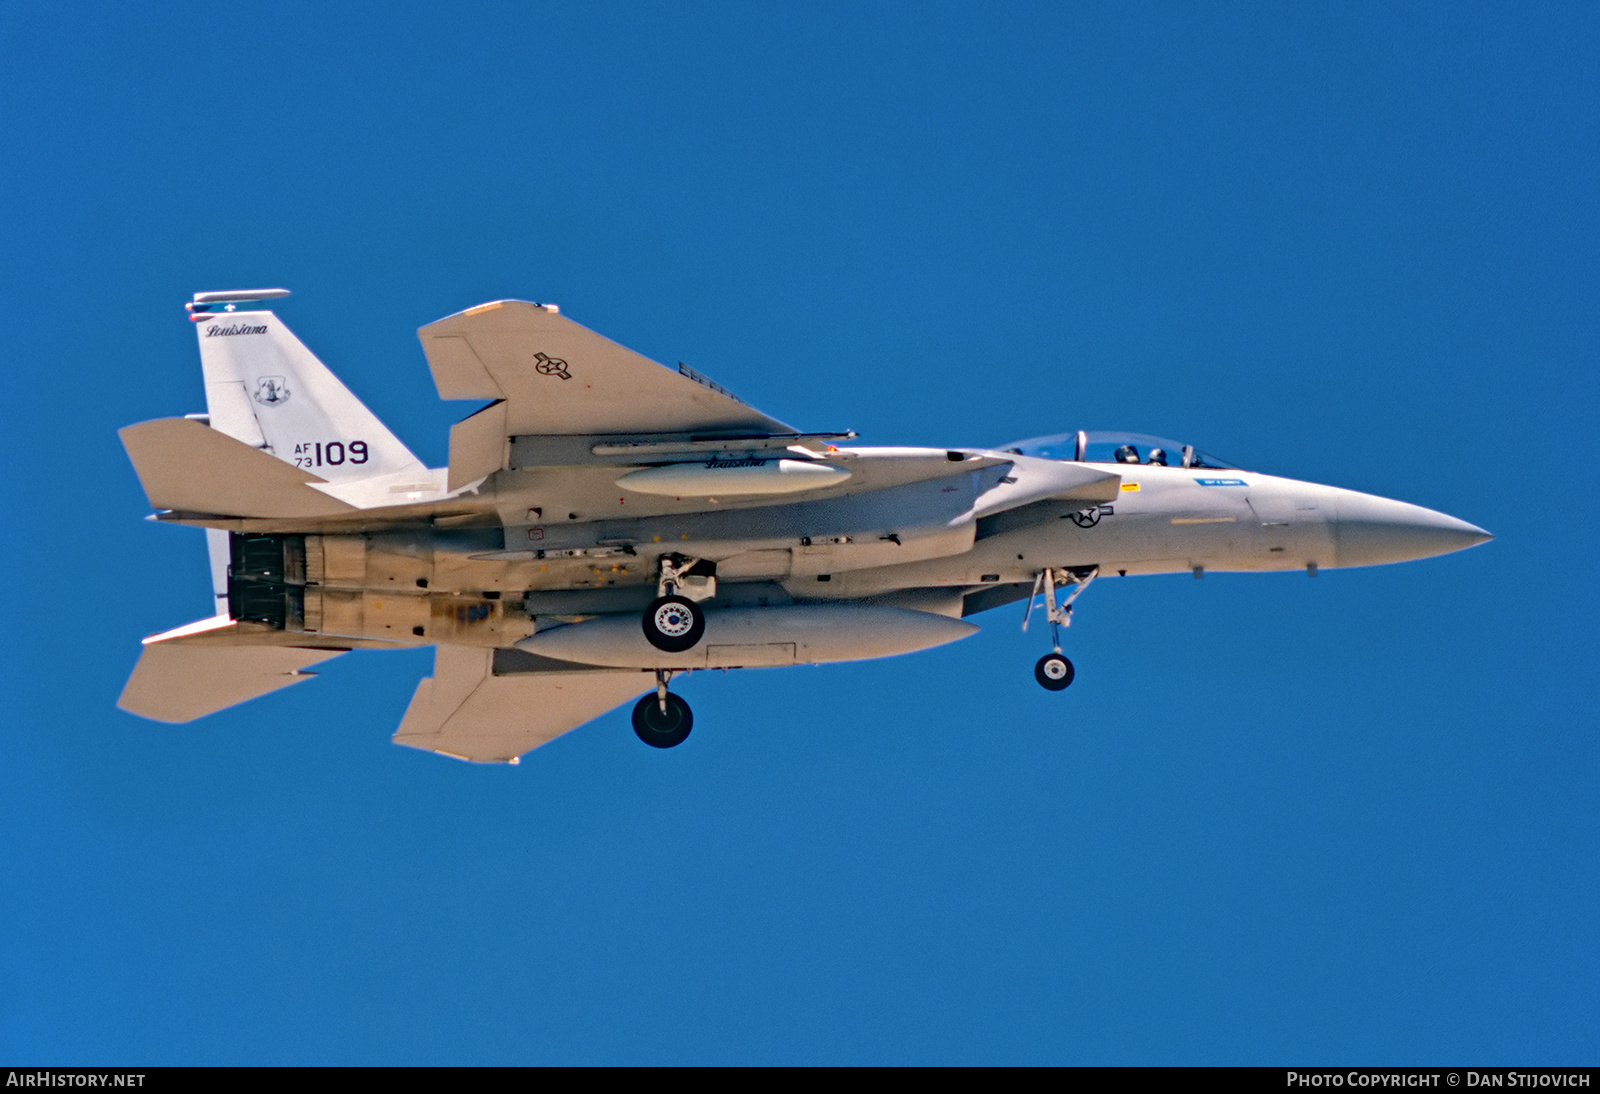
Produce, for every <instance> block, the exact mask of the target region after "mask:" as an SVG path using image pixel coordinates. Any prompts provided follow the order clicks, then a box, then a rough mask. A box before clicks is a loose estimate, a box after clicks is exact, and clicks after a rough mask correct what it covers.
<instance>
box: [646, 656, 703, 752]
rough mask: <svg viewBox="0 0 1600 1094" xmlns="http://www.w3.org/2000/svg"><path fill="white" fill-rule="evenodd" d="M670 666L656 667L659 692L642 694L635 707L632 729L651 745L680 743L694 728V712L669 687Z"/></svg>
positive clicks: (657, 746) (667, 746) (654, 746)
mask: <svg viewBox="0 0 1600 1094" xmlns="http://www.w3.org/2000/svg"><path fill="white" fill-rule="evenodd" d="M671 678H672V671H671V670H670V669H657V670H656V693H655V694H654V695H646V696H644V697H642V698H641V699H640V700H639V701H638V702H637V703H635V704H634V706H633V731H634V732H635V733H637V734H638V735H639V740H641V741H643V742H644V743H645V744H647V745H650V746H651V747H652V748H672V747H673V746H674V745H681V744H682V743H683V742H684V739H685V738H687V737H688V736H689V730H691V729H693V728H694V712H693V711H691V710H690V709H689V704H688V703H686V702H684V701H683V697H682V696H680V695H674V694H672V693H671V692H670V691H668V690H667V681H668V680H669V679H671Z"/></svg>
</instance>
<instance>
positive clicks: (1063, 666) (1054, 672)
mask: <svg viewBox="0 0 1600 1094" xmlns="http://www.w3.org/2000/svg"><path fill="white" fill-rule="evenodd" d="M1099 573H1100V567H1098V566H1090V567H1087V568H1084V569H1076V570H1041V571H1040V572H1039V576H1038V577H1036V578H1034V579H1033V592H1032V594H1030V595H1029V597H1028V610H1027V612H1026V613H1024V615H1023V617H1022V629H1023V630H1027V629H1028V620H1029V619H1030V618H1031V617H1032V615H1033V602H1034V600H1035V599H1036V598H1037V597H1038V595H1039V593H1040V592H1041V591H1043V593H1044V610H1045V618H1046V619H1048V620H1049V621H1050V645H1051V646H1052V647H1053V649H1052V651H1051V652H1050V653H1047V654H1045V655H1044V656H1043V657H1041V658H1039V663H1038V664H1036V665H1034V666H1033V678H1034V679H1035V680H1037V681H1039V686H1040V687H1042V688H1045V689H1046V690H1049V691H1064V690H1065V689H1066V688H1067V687H1068V686H1069V685H1071V683H1072V680H1073V677H1075V676H1077V670H1075V669H1074V668H1073V667H1072V662H1071V661H1069V660H1067V658H1066V657H1065V656H1064V655H1063V654H1062V652H1061V628H1062V627H1070V626H1072V602H1073V601H1074V600H1076V599H1078V596H1079V595H1080V594H1081V593H1082V592H1083V590H1085V589H1087V588H1088V587H1089V583H1090V582H1091V581H1093V580H1094V579H1095V577H1096V576H1098V575H1099ZM1057 584H1061V585H1071V586H1073V589H1072V592H1070V593H1068V594H1067V598H1066V599H1065V600H1063V601H1062V602H1061V603H1060V604H1057V603H1056V585H1057Z"/></svg>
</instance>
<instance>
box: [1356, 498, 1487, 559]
mask: <svg viewBox="0 0 1600 1094" xmlns="http://www.w3.org/2000/svg"><path fill="white" fill-rule="evenodd" d="M1337 512H1338V519H1337V522H1336V523H1335V525H1334V549H1335V551H1336V553H1337V556H1338V560H1339V561H1338V565H1340V566H1377V565H1379V564H1380V563H1385V562H1407V561H1409V560H1411V559H1414V558H1430V557H1432V556H1433V555H1446V554H1449V553H1450V552H1451V551H1462V550H1465V549H1466V548H1468V547H1476V546H1477V545H1478V544H1480V543H1483V542H1485V541H1487V540H1491V539H1493V538H1494V536H1492V535H1490V534H1489V533H1488V532H1485V531H1484V530H1483V529H1482V528H1479V527H1478V526H1477V525H1476V524H1468V523H1467V522H1466V521H1464V520H1457V519H1456V518H1455V517H1452V516H1447V515H1446V514H1444V513H1437V512H1434V511H1433V510H1432V509H1424V508H1423V507H1422V506H1420V505H1409V504H1407V503H1406V502H1403V501H1394V500H1392V499H1390V498H1380V497H1375V496H1373V495H1372V494H1358V493H1356V492H1355V491H1353V490H1345V491H1341V492H1340V494H1339V500H1338V505H1337Z"/></svg>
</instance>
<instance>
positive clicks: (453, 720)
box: [394, 646, 654, 763]
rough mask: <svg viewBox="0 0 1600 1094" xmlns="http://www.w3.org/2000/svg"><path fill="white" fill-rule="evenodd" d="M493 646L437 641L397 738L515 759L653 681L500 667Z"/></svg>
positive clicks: (466, 755) (484, 759)
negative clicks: (510, 670) (430, 671)
mask: <svg viewBox="0 0 1600 1094" xmlns="http://www.w3.org/2000/svg"><path fill="white" fill-rule="evenodd" d="M496 652H497V651H495V650H491V649H477V648H473V647H468V646H437V647H435V650H434V660H433V675H432V676H430V677H426V678H424V679H423V680H421V681H420V682H419V683H418V684H417V690H416V694H414V695H413V696H412V697H411V705H410V706H409V707H407V708H406V713H405V717H404V718H403V719H401V722H400V728H399V729H398V730H396V731H395V735H394V741H395V743H396V744H401V745H407V746H409V747H411V748H420V749H423V750H425V751H428V752H437V753H439V754H441V755H444V756H451V757H454V758H455V759H458V760H472V761H474V762H476V763H508V762H515V761H516V759H517V757H519V756H521V755H522V754H523V753H524V752H528V751H530V750H532V749H535V748H538V747H539V746H540V745H542V744H546V743H548V742H550V741H553V740H555V739H556V738H557V737H559V736H561V735H562V734H563V733H566V732H567V731H568V730H572V729H576V728H578V727H579V726H581V725H583V723H585V722H587V721H590V720H591V719H594V718H598V717H599V716H600V715H602V714H604V713H605V712H606V711H608V710H610V709H612V708H613V707H616V706H619V705H620V704H622V703H625V702H627V701H628V700H629V699H631V698H633V697H634V696H635V695H638V694H639V693H640V692H643V691H645V690H647V689H649V688H650V687H652V686H654V678H653V677H652V676H651V675H649V674H648V673H642V672H634V671H625V672H607V671H594V670H580V669H578V668H577V666H573V671H561V670H560V668H559V667H558V668H557V669H556V670H555V671H537V672H526V671H522V672H515V673H508V674H505V675H496V674H495V671H494V670H495V667H496ZM499 652H500V653H502V654H504V653H506V652H507V651H499ZM511 652H513V653H514V652H515V651H511ZM517 659H518V660H522V661H533V660H536V659H533V658H527V657H526V655H522V656H520V657H519V658H517ZM502 660H504V658H502ZM550 664H557V663H550Z"/></svg>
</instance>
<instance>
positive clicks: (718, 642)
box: [517, 604, 978, 669]
mask: <svg viewBox="0 0 1600 1094" xmlns="http://www.w3.org/2000/svg"><path fill="white" fill-rule="evenodd" d="M977 629H978V628H977V627H976V626H974V625H973V624H971V623H967V622H964V621H962V620H960V619H951V618H950V617H948V616H943V615H934V614H933V613H931V612H918V611H912V610H910V609H909V608H889V607H878V606H874V605H861V604H796V605H793V606H790V607H781V608H722V609H718V610H715V611H708V612H706V631H705V636H704V637H703V638H701V640H700V642H699V643H698V644H697V645H695V647H694V648H693V649H690V650H686V651H684V652H683V653H666V652H664V651H662V650H658V649H656V648H655V647H654V646H652V645H651V644H650V643H649V642H648V641H647V640H646V639H645V636H644V631H643V630H642V629H641V627H640V625H639V617H638V616H637V615H633V614H629V615H625V616H624V615H614V616H603V617H601V618H599V619H592V620H589V621H587V622H584V623H572V624H569V625H567V626H564V627H556V628H554V629H553V630H548V631H541V632H539V633H538V634H535V635H534V636H533V637H531V638H524V639H523V640H522V641H520V642H518V643H517V648H518V649H520V650H525V651H526V652H528V653H533V654H538V655H539V656H540V657H551V658H554V659H556V660H558V661H574V662H577V663H579V664H583V665H604V666H607V667H610V668H641V669H724V668H726V669H732V668H765V667H776V666H779V665H805V664H817V663H819V662H823V661H859V660H862V659H864V658H869V657H891V656H893V655H895V654H897V653H911V652H912V651H914V650H925V649H928V648H929V647H931V646H942V645H944V644H945V643H947V642H954V641H955V640H956V639H958V638H965V637H967V635H969V634H972V633H973V632H974V631H976V630H977Z"/></svg>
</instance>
